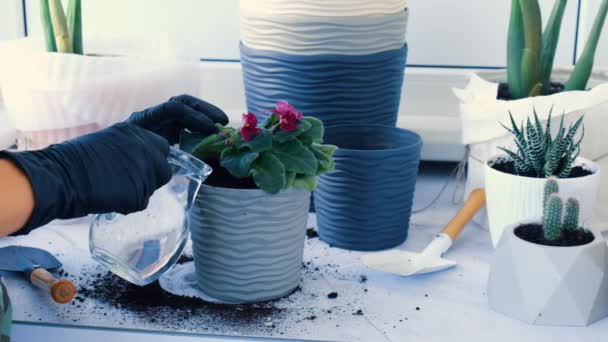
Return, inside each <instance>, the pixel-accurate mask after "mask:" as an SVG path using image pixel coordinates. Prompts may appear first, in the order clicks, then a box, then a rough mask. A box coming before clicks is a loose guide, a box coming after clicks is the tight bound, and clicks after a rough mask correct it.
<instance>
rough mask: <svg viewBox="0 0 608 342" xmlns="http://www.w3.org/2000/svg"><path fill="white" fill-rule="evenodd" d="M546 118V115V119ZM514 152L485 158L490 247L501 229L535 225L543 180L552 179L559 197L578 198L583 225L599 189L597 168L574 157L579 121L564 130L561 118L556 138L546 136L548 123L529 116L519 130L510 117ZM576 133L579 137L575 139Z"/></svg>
mask: <svg viewBox="0 0 608 342" xmlns="http://www.w3.org/2000/svg"><path fill="white" fill-rule="evenodd" d="M548 117H549V118H551V113H549V115H548ZM505 128H506V129H507V130H508V131H509V132H510V133H511V134H512V135H513V138H514V143H515V145H516V146H517V149H516V150H513V151H512V150H509V149H506V148H501V149H502V150H503V151H504V153H506V155H502V156H499V157H496V158H493V159H490V161H488V162H487V163H486V166H485V189H486V196H487V204H488V205H487V208H488V218H489V224H490V235H491V237H492V243H493V244H494V246H496V244H497V243H498V241H499V240H500V237H501V235H502V233H503V230H504V228H505V227H507V226H509V225H511V224H514V223H517V222H521V221H522V220H523V221H529V220H533V221H538V220H540V219H541V218H542V216H543V206H542V205H541V204H539V203H538V198H541V197H542V193H543V188H544V184H545V180H546V178H549V177H557V178H556V182H557V183H559V185H560V187H561V189H562V193H563V194H564V195H565V196H568V197H576V198H580V201H581V203H580V204H581V219H582V221H583V223H588V222H589V220H590V219H591V216H592V213H593V207H594V204H595V200H596V198H597V193H598V188H599V184H600V167H599V165H597V164H596V163H594V162H592V161H590V160H587V159H584V158H582V157H579V153H580V145H581V142H582V140H583V137H584V126H583V117H580V118H579V119H578V120H577V121H576V122H575V123H574V124H572V125H570V127H569V128H568V129H566V127H564V117H563V116H562V118H561V120H560V125H559V127H558V129H557V134H556V135H552V134H551V120H549V121H547V124H546V125H545V126H543V125H542V124H541V121H540V119H539V117H538V115H537V114H536V112H535V113H534V118H533V120H531V119H530V118H528V120H527V121H526V124H525V125H524V124H523V123H522V124H521V125H518V124H517V123H516V122H515V119H514V118H513V116H511V127H510V128H509V127H507V126H505ZM579 130H580V131H581V133H580V134H579V133H578V132H579Z"/></svg>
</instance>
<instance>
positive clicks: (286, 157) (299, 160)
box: [273, 140, 318, 176]
mask: <svg viewBox="0 0 608 342" xmlns="http://www.w3.org/2000/svg"><path fill="white" fill-rule="evenodd" d="M273 151H274V154H275V155H276V156H277V157H278V158H279V159H280V160H281V162H282V163H283V165H285V169H286V170H287V171H291V172H295V173H300V174H305V175H309V176H314V175H316V174H317V168H318V162H317V158H315V155H314V153H312V151H310V150H309V149H308V148H306V146H304V145H303V144H302V143H301V142H300V141H299V140H290V141H287V142H284V143H282V144H274V146H273Z"/></svg>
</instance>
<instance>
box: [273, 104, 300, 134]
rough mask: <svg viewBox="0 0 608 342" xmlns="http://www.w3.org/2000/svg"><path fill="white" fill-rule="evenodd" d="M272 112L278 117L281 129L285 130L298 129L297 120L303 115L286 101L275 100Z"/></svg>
mask: <svg viewBox="0 0 608 342" xmlns="http://www.w3.org/2000/svg"><path fill="white" fill-rule="evenodd" d="M274 113H275V114H277V115H278V116H279V118H280V124H281V129H282V130H284V131H287V132H292V131H295V130H296V129H298V120H300V119H301V118H302V117H303V115H302V113H300V112H298V111H297V110H296V109H295V108H294V106H292V105H291V104H290V103H289V102H287V101H279V102H277V105H276V107H275V110H274Z"/></svg>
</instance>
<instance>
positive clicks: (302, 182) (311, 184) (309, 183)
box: [293, 176, 317, 191]
mask: <svg viewBox="0 0 608 342" xmlns="http://www.w3.org/2000/svg"><path fill="white" fill-rule="evenodd" d="M293 186H294V187H296V188H302V189H306V190H308V191H314V190H315V189H316V188H317V178H316V177H314V176H297V177H296V179H295V180H294V181H293Z"/></svg>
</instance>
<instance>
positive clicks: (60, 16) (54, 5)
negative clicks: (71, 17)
mask: <svg viewBox="0 0 608 342" xmlns="http://www.w3.org/2000/svg"><path fill="white" fill-rule="evenodd" d="M49 11H50V13H51V22H52V23H53V30H54V32H55V44H57V52H63V53H72V52H74V50H73V49H72V39H71V38H70V31H69V30H68V22H67V19H66V18H65V12H64V11H63V5H62V4H61V0H49Z"/></svg>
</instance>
